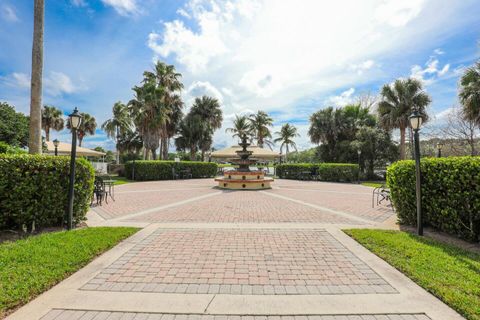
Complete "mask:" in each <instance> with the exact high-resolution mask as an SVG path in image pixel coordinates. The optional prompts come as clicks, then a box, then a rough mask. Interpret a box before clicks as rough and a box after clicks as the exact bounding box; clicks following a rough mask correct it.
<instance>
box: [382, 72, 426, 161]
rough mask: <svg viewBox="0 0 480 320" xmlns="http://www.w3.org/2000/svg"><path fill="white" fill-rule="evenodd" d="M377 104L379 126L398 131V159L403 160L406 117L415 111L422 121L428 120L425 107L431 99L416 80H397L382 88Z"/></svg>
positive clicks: (406, 125) (407, 121) (407, 122)
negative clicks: (421, 117)
mask: <svg viewBox="0 0 480 320" xmlns="http://www.w3.org/2000/svg"><path fill="white" fill-rule="evenodd" d="M380 95H381V98H382V99H381V101H380V102H379V103H378V118H379V121H380V125H381V126H382V127H383V128H385V129H386V130H392V129H396V128H398V129H400V159H405V133H406V129H407V127H408V125H409V120H408V117H409V116H410V115H411V114H412V112H413V111H414V110H417V111H418V112H419V113H420V114H421V115H422V116H423V119H424V121H427V120H428V116H427V113H426V110H425V109H426V107H427V106H428V105H429V104H430V102H431V99H430V97H429V96H428V94H426V93H425V92H424V91H423V88H422V83H421V82H420V81H418V80H416V79H398V80H395V82H394V83H393V84H391V85H390V84H386V85H384V86H383V88H382V90H381V92H380Z"/></svg>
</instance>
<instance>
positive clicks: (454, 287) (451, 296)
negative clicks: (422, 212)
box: [344, 229, 480, 320]
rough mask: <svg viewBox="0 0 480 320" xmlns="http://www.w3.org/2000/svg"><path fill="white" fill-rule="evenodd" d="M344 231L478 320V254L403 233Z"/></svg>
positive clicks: (461, 312) (460, 311) (479, 291)
mask: <svg viewBox="0 0 480 320" xmlns="http://www.w3.org/2000/svg"><path fill="white" fill-rule="evenodd" d="M344 231H345V232H346V233H347V234H348V235H350V236H351V237H352V238H354V239H355V240H357V241H358V242H360V243H361V244H362V245H363V246H365V247H366V248H368V249H369V250H370V251H372V252H373V253H375V254H376V255H377V256H379V257H381V258H382V259H384V260H385V261H387V262H388V263H389V264H391V265H392V266H394V267H395V268H397V269H398V270H400V271H401V272H403V273H404V274H405V275H407V276H408V277H409V278H410V279H412V280H413V281H415V282H416V283H417V284H419V285H420V286H421V287H423V288H424V289H426V290H427V291H429V292H431V293H432V294H433V295H435V296H437V297H438V298H439V299H441V300H442V301H444V302H445V303H446V304H448V305H449V306H450V307H452V308H453V309H455V310H457V311H458V312H459V313H460V314H462V315H463V316H465V317H466V318H467V319H476V320H478V319H480V255H478V254H475V253H471V252H468V251H465V250H463V249H460V248H458V247H456V246H453V245H448V244H444V243H441V242H438V241H435V240H432V239H428V238H422V237H418V236H416V235H413V234H410V233H407V232H400V231H384V230H366V229H355V230H344Z"/></svg>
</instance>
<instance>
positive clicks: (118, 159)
mask: <svg viewBox="0 0 480 320" xmlns="http://www.w3.org/2000/svg"><path fill="white" fill-rule="evenodd" d="M119 136H120V134H119V132H118V127H117V145H116V146H115V148H116V149H117V156H116V157H115V158H116V161H115V162H116V163H117V164H120V150H119V149H118V139H119Z"/></svg>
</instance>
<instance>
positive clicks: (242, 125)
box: [225, 115, 252, 138]
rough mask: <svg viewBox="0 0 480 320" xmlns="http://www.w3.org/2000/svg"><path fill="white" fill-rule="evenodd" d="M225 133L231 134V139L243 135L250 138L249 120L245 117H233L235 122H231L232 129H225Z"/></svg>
mask: <svg viewBox="0 0 480 320" xmlns="http://www.w3.org/2000/svg"><path fill="white" fill-rule="evenodd" d="M225 132H231V133H233V135H232V138H235V137H236V138H240V137H242V136H243V135H246V136H251V135H252V134H251V133H252V129H251V127H250V120H249V119H248V117H247V116H245V115H242V116H239V115H235V120H233V127H232V128H227V129H225Z"/></svg>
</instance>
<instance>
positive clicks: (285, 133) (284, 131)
mask: <svg viewBox="0 0 480 320" xmlns="http://www.w3.org/2000/svg"><path fill="white" fill-rule="evenodd" d="M275 134H276V135H278V138H276V139H275V140H274V142H281V144H280V153H282V151H283V147H285V148H286V151H285V160H288V159H287V157H288V151H289V147H292V148H294V149H295V151H297V144H296V143H295V141H294V140H293V139H294V138H296V137H299V136H300V135H299V134H298V133H297V128H296V127H295V126H293V125H290V124H288V123H285V124H284V125H283V126H282V128H281V129H280V131H279V132H276V133H275Z"/></svg>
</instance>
